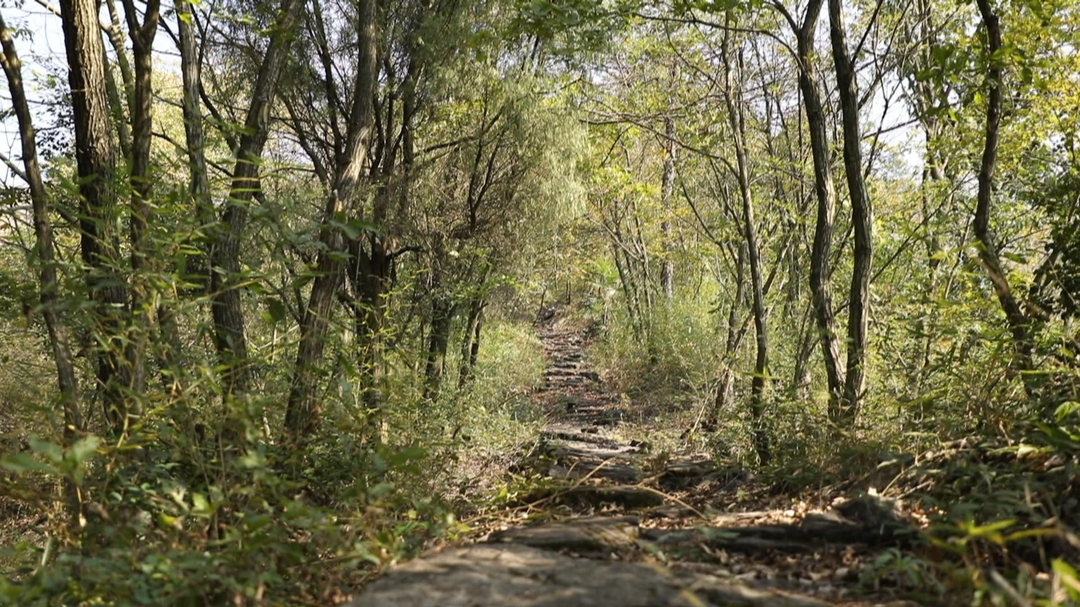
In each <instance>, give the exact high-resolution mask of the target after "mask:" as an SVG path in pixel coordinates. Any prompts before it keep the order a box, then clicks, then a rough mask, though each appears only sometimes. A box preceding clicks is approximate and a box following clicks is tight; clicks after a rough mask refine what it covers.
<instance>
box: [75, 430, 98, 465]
mask: <svg viewBox="0 0 1080 607" xmlns="http://www.w3.org/2000/svg"><path fill="white" fill-rule="evenodd" d="M100 445H101V439H100V438H98V437H96V436H94V435H92V434H91V435H90V436H87V437H84V438H81V439H79V441H78V442H76V443H75V444H74V445H72V446H71V449H70V450H69V452H68V457H69V459H70V460H71V461H72V462H73V463H74V464H75V465H76V466H78V465H80V464H82V463H83V462H84V461H86V460H87V459H89V458H90V456H92V455H94V453H96V452H97V448H98V447H99V446H100Z"/></svg>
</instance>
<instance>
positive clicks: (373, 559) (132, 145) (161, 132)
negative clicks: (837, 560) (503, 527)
mask: <svg viewBox="0 0 1080 607" xmlns="http://www.w3.org/2000/svg"><path fill="white" fill-rule="evenodd" d="M50 32H51V33H52V34H53V35H54V36H62V38H63V43H64V50H65V52H64V54H62V55H59V56H50V55H49V54H48V53H47V52H43V50H42V49H43V48H45V46H43V45H44V44H45V43H44V39H45V38H47V37H48V34H49V33H50ZM0 42H2V43H3V57H2V66H3V71H4V78H3V81H4V84H5V87H4V91H5V94H4V95H2V96H0V99H2V102H0V112H2V114H0V116H2V117H3V120H4V124H5V127H6V131H7V139H6V141H7V142H8V143H9V146H6V148H9V149H10V151H8V150H7V149H5V150H0V152H3V157H2V159H3V161H4V165H5V167H6V168H5V169H4V171H3V173H2V174H3V175H4V182H5V187H4V189H3V190H2V192H0V336H2V343H0V365H2V366H0V368H2V371H0V454H3V455H2V459H0V466H2V468H3V470H2V471H0V538H2V540H3V541H2V542H0V544H2V546H3V548H2V551H0V574H2V576H0V602H5V603H12V604H72V605H74V604H224V603H226V602H235V603H236V604H264V603H265V604H280V603H287V602H289V601H295V602H296V603H300V604H329V603H332V602H334V601H336V600H337V599H338V598H340V597H342V596H345V595H347V594H349V593H350V592H352V591H353V590H354V589H355V588H357V587H359V586H361V585H362V584H363V583H364V582H365V581H366V580H368V579H369V578H370V577H372V576H374V575H377V574H378V572H379V571H380V570H381V569H382V568H383V567H384V566H385V565H387V564H389V563H391V562H393V561H395V560H398V559H401V558H405V557H407V556H410V555H412V554H415V553H416V552H417V551H418V550H420V549H421V548H423V547H424V546H426V545H430V543H431V542H438V541H444V540H453V539H454V538H455V537H458V536H459V535H461V534H463V533H467V532H468V528H469V524H468V522H465V523H463V522H461V520H460V516H461V515H463V514H467V515H469V516H474V515H476V514H477V513H478V512H483V511H485V509H488V508H490V507H491V505H492V504H496V503H498V501H499V500H500V499H506V496H507V495H508V493H512V492H513V491H514V487H515V486H516V485H515V484H516V483H518V482H519V481H520V480H521V479H513V480H512V481H509V482H508V481H506V480H505V479H504V478H503V477H502V476H501V475H500V474H499V471H500V470H502V469H503V468H505V466H504V465H503V464H505V462H506V460H508V459H510V458H512V457H513V455H514V453H516V452H517V450H518V449H519V447H520V445H521V444H522V443H524V442H526V441H528V440H529V438H530V436H531V435H532V433H533V431H534V430H535V427H536V425H537V424H538V423H539V422H540V413H539V412H537V411H536V410H535V409H534V408H533V407H530V406H529V402H530V401H529V392H530V390H531V389H532V388H533V387H534V386H535V385H536V383H537V382H538V381H539V379H540V376H541V373H542V370H543V365H544V363H543V353H542V350H541V349H540V346H539V343H538V342H537V339H536V337H535V334H534V331H533V328H532V323H533V321H534V320H535V319H536V318H537V315H538V314H543V315H547V314H551V313H553V311H557V314H558V315H559V317H560V318H564V319H566V321H567V322H571V323H576V324H577V325H578V326H581V327H587V328H588V330H589V332H590V333H591V334H592V335H593V336H594V338H595V341H594V345H593V348H592V353H593V356H594V357H596V358H597V359H598V360H599V361H600V362H601V363H602V367H603V370H604V377H605V381H606V382H607V383H608V384H609V385H612V386H615V387H616V388H617V389H618V390H620V391H621V392H622V393H624V394H625V395H626V397H625V398H626V400H627V402H628V403H632V404H631V405H628V406H629V407H630V410H631V413H632V415H636V419H637V420H638V421H639V428H640V430H641V432H643V433H648V434H649V435H650V436H651V437H652V439H653V440H656V441H658V442H660V443H666V444H670V445H681V446H683V447H689V448H692V449H697V450H703V451H707V452H709V453H710V454H712V455H713V456H714V457H716V458H717V459H720V460H724V461H728V462H732V463H734V464H738V465H741V466H743V467H746V468H748V469H754V470H756V471H757V472H758V473H759V474H760V475H763V477H764V478H769V479H775V480H776V483H775V485H776V487H777V491H787V492H793V493H798V492H801V491H808V490H811V489H812V488H814V487H818V486H821V485H825V484H828V483H831V482H835V481H837V480H842V479H846V478H854V477H859V478H862V479H864V480H867V479H875V480H867V483H875V482H880V480H878V476H880V471H881V470H882V469H888V470H893V474H892V475H891V476H889V477H888V478H885V479H884V483H886V484H889V485H897V486H898V487H900V488H902V489H903V491H904V493H905V497H908V498H912V499H916V500H918V502H919V503H920V504H921V506H920V512H923V513H925V514H926V517H927V518H926V519H925V520H926V521H927V522H928V524H929V523H933V525H931V526H929V527H928V530H927V531H926V536H927V542H929V543H931V544H933V545H935V546H937V547H938V548H939V549H940V554H938V561H935V562H934V563H933V564H925V563H924V564H920V565H919V567H920V569H919V570H920V571H924V569H923V568H922V567H923V565H925V567H926V569H927V570H932V571H933V573H930V574H926V575H928V576H929V577H933V578H934V579H935V580H942V581H944V582H947V584H949V585H953V586H956V587H960V588H964V589H966V590H965V592H970V593H971V595H972V596H974V597H975V601H976V602H979V601H986V602H987V604H990V603H998V604H1004V603H1005V602H1009V601H1012V602H1013V604H1032V603H1027V602H1026V601H1046V604H1051V602H1053V603H1054V604H1063V603H1064V602H1067V601H1068V600H1070V599H1073V600H1077V599H1080V580H1078V578H1077V576H1076V573H1075V571H1074V570H1073V569H1072V566H1070V564H1069V563H1072V564H1073V565H1080V563H1078V561H1077V559H1076V555H1077V550H1078V548H1080V540H1077V539H1076V536H1075V535H1073V530H1072V528H1071V524H1072V522H1073V521H1075V520H1076V519H1075V517H1076V515H1077V514H1078V513H1080V502H1078V500H1080V486H1078V485H1077V481H1076V480H1075V478H1074V474H1075V471H1076V464H1077V454H1078V447H1080V423H1078V422H1080V418H1078V415H1080V404H1077V403H1078V402H1080V397H1078V396H1077V392H1078V387H1080V377H1078V375H1077V371H1078V368H1080V318H1078V317H1077V316H1078V314H1080V305H1078V303H1077V297H1080V238H1077V237H1076V233H1077V230H1078V229H1080V216H1078V211H1080V206H1078V205H1080V198H1078V192H1080V153H1078V152H1080V149H1078V146H1080V140H1078V137H1077V136H1078V133H1077V130H1078V129H1080V120H1078V117H1080V53H1077V48H1078V47H1080V3H1078V2H1076V0H964V1H960V2H957V1H955V0H877V1H871V0H848V1H846V2H845V1H841V0H672V1H666V0H656V1H653V0H529V1H525V0H380V1H378V2H376V1H375V0H306V1H301V0H274V1H266V2H264V1H261V0H208V1H204V2H192V1H190V0H176V2H175V3H168V4H165V5H163V4H162V3H161V2H160V0H146V1H145V2H142V1H141V0H140V1H139V2H136V0H104V2H98V1H97V0H62V1H61V2H60V3H59V5H58V6H53V5H52V4H50V3H49V2H48V1H47V0H39V1H38V2H37V4H33V5H32V4H30V3H26V5H25V6H23V4H22V2H13V1H11V0H5V1H4V2H2V3H0ZM635 412H636V413H635ZM927 454H929V455H927ZM898 462H899V464H897V463H898ZM893 465H900V466H901V467H902V468H903V473H902V474H901V475H900V476H897V475H896V472H895V469H894V468H889V466H893ZM875 475H877V476H875ZM890 479H891V480H892V482H890ZM868 486H869V485H868ZM890 488H891V487H890ZM876 489H877V490H885V489H886V487H882V486H877V487H876ZM256 565H257V566H256ZM998 570H1001V571H1003V572H1005V573H1004V574H999V573H998ZM988 572H992V573H993V575H989V573H988ZM927 584H928V585H929V582H927ZM934 584H938V582H934ZM935 587H936V586H935ZM1017 601H1025V602H1023V603H1020V602H1017Z"/></svg>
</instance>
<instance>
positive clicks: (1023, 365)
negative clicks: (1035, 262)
mask: <svg viewBox="0 0 1080 607" xmlns="http://www.w3.org/2000/svg"><path fill="white" fill-rule="evenodd" d="M990 1H991V0H977V4H978V7H979V14H980V15H981V16H982V21H983V26H984V27H985V28H986V40H987V48H986V51H987V53H986V56H987V62H988V65H989V67H988V68H987V73H986V80H987V89H988V90H987V102H986V141H985V145H984V146H983V153H982V162H981V164H980V167H979V192H978V198H977V203H976V206H975V221H974V232H975V238H976V239H977V240H978V247H979V262H980V264H981V265H982V267H983V270H984V271H985V272H986V275H987V276H988V277H989V278H990V282H991V283H992V284H993V285H994V293H996V294H997V298H998V302H999V303H1000V304H1001V309H1002V310H1003V311H1004V312H1005V320H1006V322H1007V323H1008V325H1009V330H1010V332H1011V333H1012V341H1013V351H1014V352H1015V356H1016V363H1017V365H1018V366H1019V367H1020V372H1021V377H1022V379H1023V380H1024V387H1025V389H1026V390H1027V393H1028V396H1029V397H1034V396H1036V395H1037V393H1038V389H1037V387H1036V386H1035V383H1034V378H1033V377H1032V376H1031V374H1030V373H1024V372H1025V371H1028V372H1030V371H1032V370H1034V368H1035V363H1034V361H1033V359H1032V353H1033V351H1034V344H1033V342H1032V337H1031V320H1030V319H1029V318H1028V315H1027V314H1026V313H1025V312H1024V310H1023V309H1022V308H1021V307H1020V302H1019V301H1018V300H1017V298H1016V296H1015V295H1014V294H1013V292H1012V287H1011V286H1010V285H1009V280H1008V277H1006V275H1005V272H1004V270H1003V269H1002V268H1001V260H1000V258H999V257H998V247H997V243H996V242H995V239H994V235H993V234H992V233H991V232H990V204H991V202H992V200H991V199H992V197H993V188H994V168H995V166H996V165H997V151H998V141H999V139H1000V135H999V133H998V129H999V128H1000V126H1001V84H1002V83H1001V81H1002V78H1003V76H1004V70H1003V69H1002V67H1001V59H999V58H998V57H995V55H997V54H998V52H999V51H1000V50H1001V48H1002V41H1001V22H1000V19H999V17H998V15H997V14H996V13H994V9H993V7H992V6H991V5H990Z"/></svg>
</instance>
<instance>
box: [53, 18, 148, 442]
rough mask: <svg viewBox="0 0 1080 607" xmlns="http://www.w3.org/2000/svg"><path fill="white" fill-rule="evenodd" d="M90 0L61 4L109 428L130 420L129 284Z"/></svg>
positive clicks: (84, 241) (84, 246)
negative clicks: (124, 268) (122, 253)
mask: <svg viewBox="0 0 1080 607" xmlns="http://www.w3.org/2000/svg"><path fill="white" fill-rule="evenodd" d="M97 8H98V7H97V2H96V1H95V0H70V1H67V2H62V3H61V4H60V13H61V21H62V22H63V29H64V43H65V47H66V50H67V60H68V82H69V84H70V86H71V106H72V112H73V115H74V116H73V117H74V123H75V159H76V163H77V165H78V174H79V196H80V202H81V209H80V214H81V217H80V229H81V243H80V248H81V251H82V258H83V262H84V263H85V264H86V266H87V273H86V286H87V290H88V291H89V293H90V297H91V299H92V300H93V302H94V304H95V305H94V309H93V312H92V318H93V324H94V330H95V332H96V333H98V335H100V342H101V344H102V346H101V349H100V351H99V352H98V353H97V382H98V386H97V387H98V390H99V391H100V393H101V395H102V404H103V407H104V409H105V418H106V420H107V421H108V423H109V425H110V427H111V428H113V429H114V430H117V429H122V428H124V427H125V426H126V422H127V413H128V412H127V407H128V398H127V395H126V392H127V390H128V389H129V388H130V387H131V368H130V366H129V365H128V364H127V361H126V360H125V356H124V350H125V346H124V344H125V335H124V330H125V325H126V322H125V318H126V316H127V303H128V302H127V293H126V291H127V289H126V285H125V282H124V280H123V277H122V274H121V272H120V271H119V267H118V264H119V263H120V255H119V250H118V249H119V244H118V242H117V234H116V231H115V229H114V228H113V227H112V226H114V225H116V223H117V221H116V219H117V217H116V213H117V208H116V192H115V189H114V183H113V179H114V177H115V169H116V167H115V164H116V159H115V156H114V153H113V147H112V126H111V120H110V115H109V112H110V110H109V102H108V95H107V91H106V83H105V70H106V62H105V50H104V46H103V43H102V39H101V29H100V24H99V22H98V11H97Z"/></svg>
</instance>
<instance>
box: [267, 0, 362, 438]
mask: <svg viewBox="0 0 1080 607" xmlns="http://www.w3.org/2000/svg"><path fill="white" fill-rule="evenodd" d="M375 10H376V7H375V0H361V2H360V9H359V23H358V26H357V28H358V30H359V41H358V49H359V55H358V57H357V70H356V82H355V85H354V87H353V94H352V99H353V107H352V112H351V115H350V118H349V139H348V144H347V147H346V155H345V164H344V165H343V166H340V167H339V168H338V170H337V174H338V177H337V186H336V187H335V188H334V191H333V193H331V195H330V198H329V201H328V202H327V207H326V211H325V216H324V217H323V226H322V230H321V240H322V242H323V244H324V245H326V246H325V247H324V248H323V249H322V250H320V252H319V256H318V260H317V262H316V270H315V272H316V276H315V281H314V282H313V283H312V287H311V295H310V297H309V299H308V305H307V307H306V308H305V309H304V316H303V319H302V320H301V323H300V346H299V348H298V350H297V354H296V367H295V368H294V369H293V380H292V385H291V387H290V390H289V406H288V410H287V412H286V415H285V430H286V432H287V433H288V434H289V435H290V437H291V438H293V439H302V438H304V437H306V436H307V435H309V434H310V433H311V432H312V431H313V430H314V429H315V427H316V426H317V424H318V422H319V419H320V417H321V413H322V410H321V408H320V407H319V404H318V403H319V398H318V395H317V394H316V384H317V381H318V377H319V365H320V364H322V355H323V348H324V345H325V341H326V334H327V327H328V321H329V317H330V311H331V307H332V305H333V303H334V300H335V299H336V298H337V293H338V289H340V288H341V285H342V281H343V279H344V270H345V263H344V261H343V260H342V257H343V255H344V254H345V252H346V251H347V250H348V249H347V246H346V243H345V237H344V235H343V234H342V233H341V232H340V230H338V229H336V228H334V227H333V222H335V221H338V220H340V218H342V217H344V216H345V214H346V213H347V212H349V211H353V212H355V210H356V208H357V207H358V206H359V205H358V204H357V198H358V197H359V193H360V192H361V187H360V182H361V179H362V176H363V172H364V168H365V166H366V164H367V147H368V143H369V141H370V139H371V131H372V118H373V116H374V107H373V105H372V103H371V98H372V96H373V95H374V92H375V80H376V77H377V67H376V42H377V34H376V24H375Z"/></svg>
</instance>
